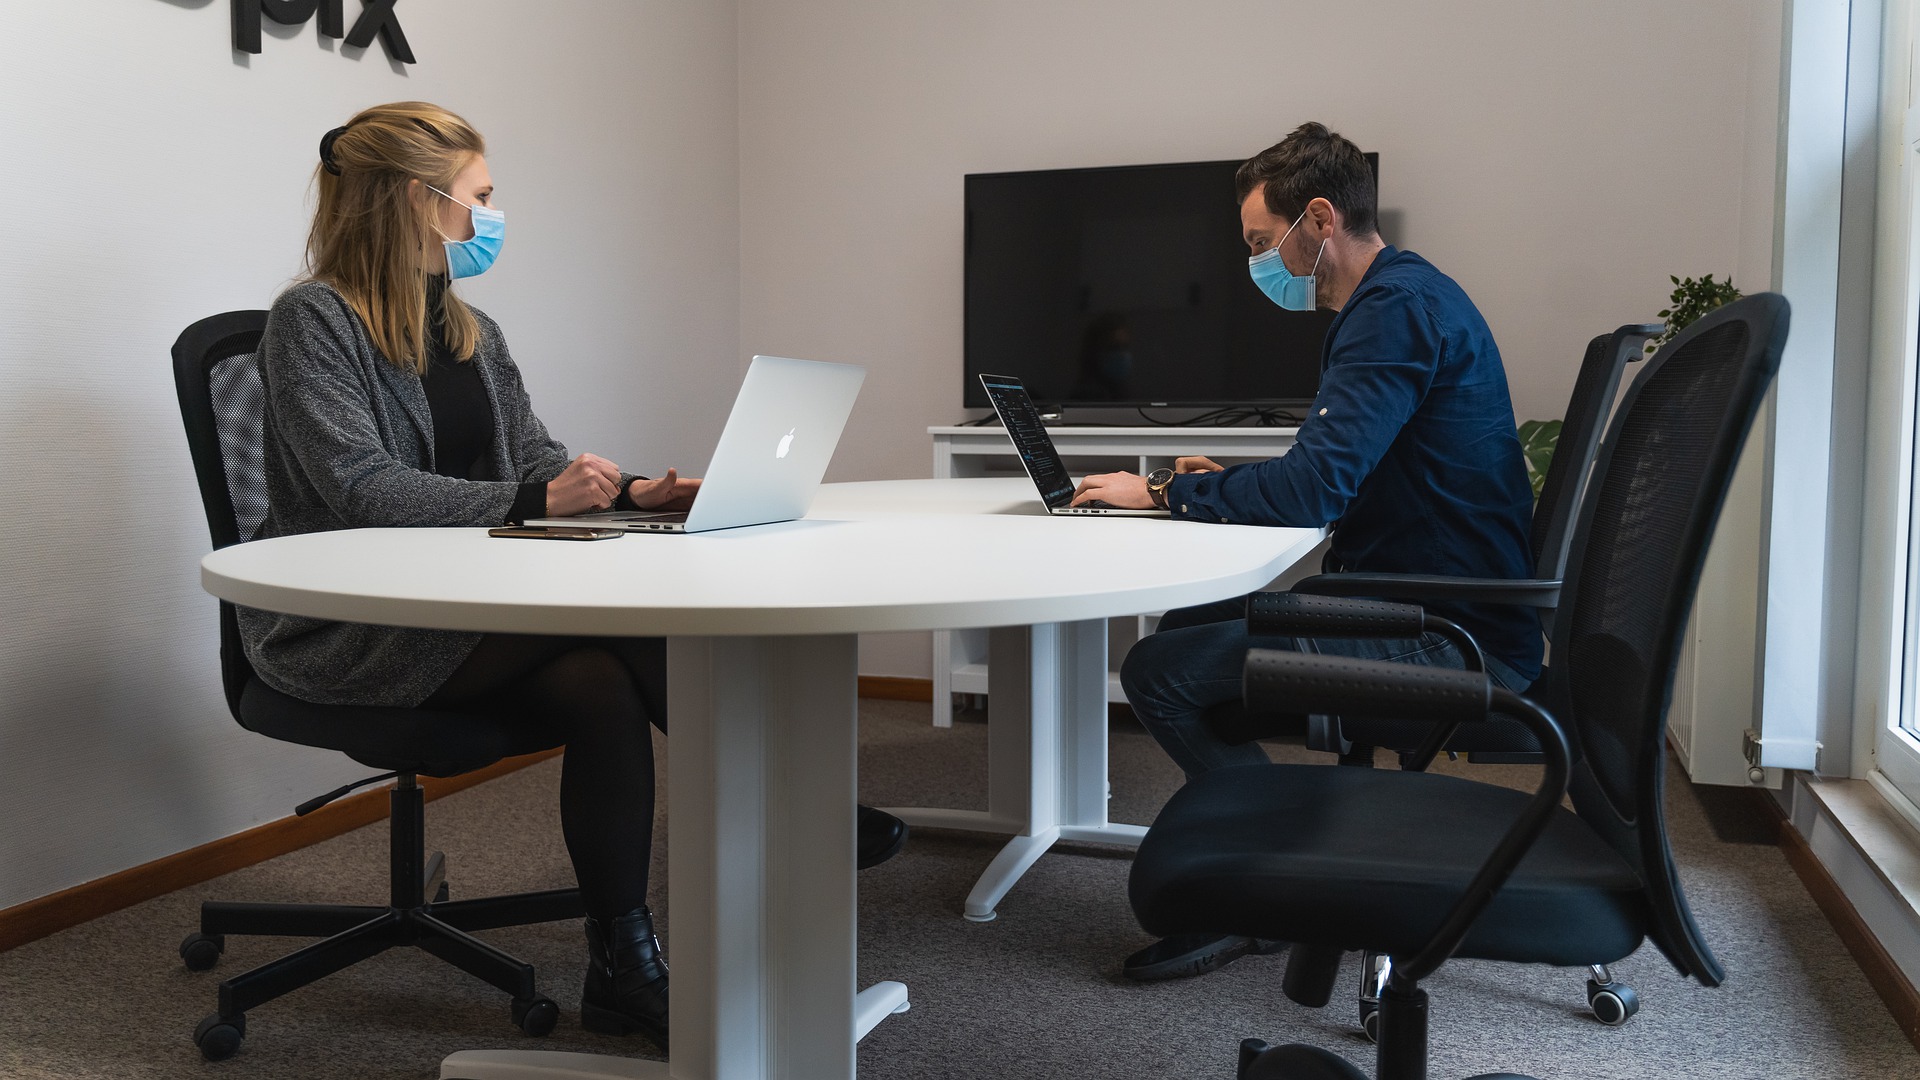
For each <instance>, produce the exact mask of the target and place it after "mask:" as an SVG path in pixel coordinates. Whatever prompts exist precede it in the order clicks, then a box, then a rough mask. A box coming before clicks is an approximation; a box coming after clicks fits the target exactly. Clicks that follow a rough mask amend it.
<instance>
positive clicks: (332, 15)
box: [233, 0, 414, 64]
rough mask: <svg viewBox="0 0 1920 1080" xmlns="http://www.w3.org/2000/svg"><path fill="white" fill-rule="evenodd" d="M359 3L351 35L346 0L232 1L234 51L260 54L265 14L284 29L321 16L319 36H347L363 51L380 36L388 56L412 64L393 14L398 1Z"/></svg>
mask: <svg viewBox="0 0 1920 1080" xmlns="http://www.w3.org/2000/svg"><path fill="white" fill-rule="evenodd" d="M360 2H361V4H362V6H363V7H364V8H365V10H364V11H362V12H361V13H360V18H359V19H358V20H357V21H356V22H354V24H353V32H352V33H351V34H349V33H347V28H346V27H347V19H346V12H345V11H344V10H343V5H344V3H345V0H233V48H234V51H235V52H244V53H257V52H259V51H260V18H261V16H262V15H264V16H266V17H267V18H269V19H272V20H273V21H274V22H277V23H280V24H281V25H283V26H299V25H300V24H301V23H304V22H306V21H307V20H308V19H311V18H313V17H314V15H315V14H316V13H318V14H319V16H320V33H322V34H324V35H325V36H327V37H330V38H340V37H344V38H346V39H347V44H349V45H352V46H354V47H355V48H361V49H364V48H366V47H367V46H369V45H371V44H373V38H374V35H375V34H376V33H377V34H379V36H380V40H381V41H382V42H383V43H384V44H385V45H386V47H387V55H388V56H391V57H393V58H394V59H395V60H398V61H399V62H401V63H403V64H411V63H413V62H414V59H413V48H412V46H410V45H408V44H407V35H406V34H405V33H404V32H402V31H401V29H400V19H399V17H398V16H397V15H395V14H394V11H393V5H394V4H395V3H396V0H360Z"/></svg>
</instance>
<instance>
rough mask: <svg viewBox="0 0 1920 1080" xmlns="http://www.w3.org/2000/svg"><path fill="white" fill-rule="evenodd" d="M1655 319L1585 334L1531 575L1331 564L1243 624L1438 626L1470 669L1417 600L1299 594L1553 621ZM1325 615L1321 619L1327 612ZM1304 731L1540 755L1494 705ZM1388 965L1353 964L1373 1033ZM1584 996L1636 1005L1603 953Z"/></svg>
mask: <svg viewBox="0 0 1920 1080" xmlns="http://www.w3.org/2000/svg"><path fill="white" fill-rule="evenodd" d="M1663 329H1664V327H1662V326H1661V325H1659V324H1658V323H1640V324H1628V325H1625V326H1621V327H1619V328H1617V329H1615V330H1614V331H1613V332H1612V333H1609V334H1601V335H1599V336H1598V337H1595V338H1594V339H1593V340H1592V341H1589V342H1588V343H1587V350H1586V354H1585V356H1584V357H1583V358H1582V359H1581V362H1580V369H1579V372H1578V373H1577V374H1576V375H1575V377H1574V383H1573V394H1572V396H1571V397H1570V398H1569V399H1568V401H1567V409H1566V413H1565V415H1564V416H1563V418H1562V421H1561V429H1560V438H1559V441H1558V442H1557V443H1556V444H1555V449H1554V455H1553V458H1552V461H1551V462H1550V464H1549V465H1548V467H1547V475H1546V479H1545V481H1544V482H1543V483H1542V485H1541V489H1540V498H1539V500H1538V501H1537V502H1536V503H1535V505H1534V512H1533V522H1532V527H1531V529H1530V532H1529V535H1528V549H1529V553H1530V554H1531V555H1532V557H1533V566H1534V576H1533V577H1532V578H1530V579H1519V580H1496V579H1477V578H1460V577H1448V576H1441V575H1422V574H1382V573H1342V572H1338V571H1336V572H1333V573H1325V574H1320V575H1317V576H1315V577H1310V578H1306V579H1304V580H1302V581H1300V582H1298V583H1296V584H1295V585H1294V586H1293V588H1292V589H1291V590H1290V591H1288V592H1275V593H1261V594H1256V595H1255V596H1254V597H1250V598H1249V605H1248V609H1247V628H1248V630H1249V632H1251V633H1253V634H1256V635H1280V636H1287V637H1342V636H1345V637H1385V638H1417V637H1419V636H1421V634H1422V633H1425V632H1434V633H1438V634H1439V635H1440V636H1442V637H1444V638H1446V639H1448V640H1449V641H1450V642H1452V644H1453V645H1454V647H1455V648H1456V649H1458V650H1459V651H1460V654H1461V657H1462V658H1463V660H1464V662H1465V666H1466V668H1467V669H1468V670H1470V671H1483V670H1485V668H1486V664H1485V661H1484V658H1483V657H1482V656H1481V653H1480V648H1479V645H1478V643H1477V642H1475V641H1474V640H1473V638H1472V636H1471V635H1470V634H1469V633H1468V632H1467V631H1466V630H1465V629H1464V628H1462V627H1460V626H1459V625H1457V624H1455V623H1453V622H1452V621H1450V620H1447V619H1444V618H1440V617H1438V616H1436V615H1434V614H1433V613H1431V612H1423V611H1422V610H1421V609H1420V608H1418V607H1406V608H1401V609H1396V610H1395V613H1394V614H1393V615H1391V616H1384V615H1380V614H1377V613H1376V614H1375V615H1374V616H1372V617H1370V618H1368V619H1363V620H1354V619H1351V618H1347V617H1344V616H1341V615H1338V614H1336V611H1337V610H1338V607H1337V605H1336V606H1334V607H1328V606H1325V605H1316V604H1313V603H1310V602H1309V601H1307V600H1306V599H1305V597H1306V596H1335V597H1340V596H1364V597H1375V598H1381V597H1387V598H1392V599H1394V600H1401V601H1411V600H1453V601H1456V602H1465V603H1483V604H1516V605H1520V606H1524V607H1529V608H1534V609H1536V610H1538V611H1539V613H1540V618H1541V623H1542V625H1543V628H1544V629H1546V630H1547V631H1549V632H1550V631H1551V630H1552V626H1553V613H1554V609H1555V608H1556V606H1557V605H1558V604H1559V602H1560V583H1561V579H1562V578H1563V577H1565V576H1566V569H1567V555H1568V552H1569V549H1570V548H1571V546H1572V542H1573V530H1574V525H1575V518H1576V511H1577V510H1578V509H1579V507H1580V505H1581V502H1582V501H1583V499H1584V497H1585V494H1586V490H1587V484H1588V481H1589V478H1590V477H1591V475H1592V468H1593V461H1594V458H1595V455H1596V454H1597V453H1598V452H1599V448H1600V436H1601V433H1602V432H1604V431H1605V430H1606V422H1607V417H1608V416H1609V415H1610V414H1611V413H1612V411H1613V405H1614V401H1615V399H1616V398H1617V397H1618V396H1619V391H1620V381H1621V379H1622V377H1623V376H1624V374H1625V372H1626V369H1627V365H1628V364H1630V363H1632V362H1633V361H1635V360H1639V359H1641V358H1642V357H1643V356H1645V355H1646V343H1647V341H1648V340H1649V339H1651V338H1652V337H1654V336H1655V335H1657V334H1659V333H1660V332H1661V331H1662V330H1663ZM1329 619H1331V621H1329ZM1204 721H1205V723H1207V725H1208V726H1209V727H1210V728H1211V729H1212V730H1213V732H1214V733H1215V734H1216V735H1219V736H1220V737H1221V738H1224V739H1226V740H1228V741H1229V742H1241V741H1245V740H1246V739H1247V738H1250V737H1261V736H1255V735H1252V734H1251V733H1252V732H1265V733H1268V734H1291V733H1293V732H1292V731H1291V730H1288V731H1284V732H1280V731H1275V730H1274V729H1273V727H1272V724H1273V721H1272V719H1271V718H1250V717H1249V716H1248V715H1247V713H1246V709H1245V706H1244V704H1243V703H1241V702H1238V701H1235V702H1230V703H1227V704H1224V705H1218V706H1215V707H1214V708H1213V709H1211V710H1209V711H1208V713H1207V715H1206V716H1205V718H1204ZM1294 722H1295V723H1297V724H1298V725H1299V727H1300V728H1301V729H1302V731H1301V733H1303V734H1304V735H1305V738H1306V744H1307V747H1308V749H1311V750H1322V751H1327V752H1330V753H1334V754H1337V755H1339V757H1340V760H1341V762H1342V763H1343V764H1347V765H1360V766H1367V767H1370V766H1371V765H1372V764H1373V751H1374V747H1376V746H1384V747H1387V748H1388V749H1389V750H1392V751H1394V753H1395V754H1396V755H1397V756H1398V758H1399V760H1400V766H1401V768H1403V769H1410V770H1413V771H1416V772H1419V771H1424V770H1425V769H1426V768H1427V767H1428V766H1429V765H1430V764H1432V762H1433V759H1434V758H1435V757H1436V756H1437V755H1438V754H1439V753H1440V752H1441V751H1442V750H1445V751H1446V752H1448V753H1450V754H1461V753H1464V754H1466V755H1467V759H1468V760H1469V761H1473V762H1476V763H1482V764H1487V763H1501V764H1532V763H1538V762H1539V761H1540V760H1541V756H1540V749H1539V747H1538V746H1537V745H1536V744H1535V743H1534V739H1533V736H1532V734H1531V733H1530V732H1529V731H1528V730H1527V727H1526V725H1524V724H1523V723H1521V722H1519V721H1518V720H1517V719H1515V718H1513V717H1509V716H1505V715H1501V714H1496V715H1493V716H1489V717H1478V718H1475V719H1474V721H1472V722H1469V723H1465V724H1462V725H1461V726H1460V728H1459V729H1458V730H1457V731H1455V732H1454V734H1453V735H1452V737H1451V738H1450V739H1448V740H1447V742H1446V745H1445V746H1442V745H1440V743H1439V742H1438V741H1436V740H1435V739H1434V738H1433V735H1434V731H1435V729H1434V728H1432V726H1431V725H1426V724H1421V723H1419V722H1417V721H1414V720H1410V719H1406V718H1401V717H1392V716H1366V717H1351V716H1350V717H1340V716H1333V715H1312V716H1305V717H1299V718H1298V719H1297V720H1295V721H1294ZM1390 975H1391V972H1390V970H1389V962H1388V961H1387V960H1386V958H1384V957H1380V956H1372V955H1369V956H1367V957H1366V958H1365V961H1364V962H1363V964H1362V965H1361V973H1360V978H1361V987H1360V992H1359V995H1358V1006H1359V1017H1360V1025H1361V1028H1362V1030H1364V1031H1365V1032H1366V1034H1367V1036H1368V1037H1369V1038H1372V1037H1373V1036H1374V1035H1375V1033H1376V1025H1377V1012H1378V1008H1379V992H1380V990H1381V989H1383V988H1384V987H1385V985H1386V982H1387V979H1388V977H1389V976H1390ZM1587 1001H1588V1005H1589V1006H1590V1007H1591V1008H1592V1010H1593V1014H1594V1016H1595V1017H1596V1018H1597V1019H1599V1020H1600V1021H1601V1022H1602V1023H1604V1024H1608V1025H1619V1024H1624V1023H1626V1022H1627V1021H1628V1020H1629V1019H1631V1018H1632V1017H1633V1015H1634V1014H1635V1013H1636V1012H1638V1011H1639V1008H1640V1006H1639V1000H1638V998H1637V997H1636V996H1635V994H1634V992H1633V989H1632V988H1631V987H1629V986H1627V985H1625V984H1624V983H1620V982H1617V981H1616V980H1615V979H1614V977H1613V973H1612V971H1611V970H1609V969H1608V968H1607V967H1606V965H1604V964H1603V965H1597V966H1595V968H1594V969H1593V971H1592V978H1591V979H1590V980H1589V981H1588V984H1587Z"/></svg>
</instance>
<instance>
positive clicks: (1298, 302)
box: [1247, 210, 1327, 311]
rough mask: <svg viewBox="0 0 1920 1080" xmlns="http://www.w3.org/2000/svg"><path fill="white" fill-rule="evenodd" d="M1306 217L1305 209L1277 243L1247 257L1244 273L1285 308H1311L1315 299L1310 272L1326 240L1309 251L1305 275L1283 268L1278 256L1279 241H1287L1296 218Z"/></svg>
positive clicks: (1311, 273)
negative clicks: (1310, 261) (1318, 248)
mask: <svg viewBox="0 0 1920 1080" xmlns="http://www.w3.org/2000/svg"><path fill="white" fill-rule="evenodd" d="M1306 216H1307V212H1306V211H1305V210H1302V211H1300V217H1297V218H1294V219H1293V224H1292V225H1289V226H1287V232H1286V236H1282V237H1281V238H1280V243H1279V244H1275V245H1273V246H1272V247H1270V248H1268V249H1267V250H1265V251H1263V252H1261V253H1260V254H1258V255H1255V256H1254V257H1253V258H1251V259H1248V260H1247V273H1249V274H1251V275H1253V283H1254V284H1255V285H1258V286H1259V287H1260V291H1261V292H1263V293H1266V294H1267V299H1269V300H1271V301H1273V302H1274V303H1276V304H1279V305H1280V306H1281V307H1282V308H1283V309H1285V310H1287V311H1312V310H1313V306H1314V302H1315V301H1316V300H1318V299H1319V290H1318V288H1317V287H1316V285H1315V281H1314V276H1313V275H1314V271H1317V270H1319V269H1320V256H1321V254H1322V253H1324V252H1325V251H1326V250H1327V242H1326V241H1325V240H1322V241H1320V250H1319V251H1316V252H1314V253H1313V270H1309V271H1307V272H1306V274H1304V275H1301V274H1296V273H1294V272H1293V271H1291V270H1288V269H1287V264H1286V262H1285V261H1284V260H1283V259H1281V258H1280V244H1284V243H1286V242H1287V237H1288V236H1292V235H1293V230H1295V229H1297V228H1299V227H1300V221H1301V219H1302V218H1305V217H1306Z"/></svg>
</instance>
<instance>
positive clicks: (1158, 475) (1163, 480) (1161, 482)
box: [1147, 469, 1173, 488]
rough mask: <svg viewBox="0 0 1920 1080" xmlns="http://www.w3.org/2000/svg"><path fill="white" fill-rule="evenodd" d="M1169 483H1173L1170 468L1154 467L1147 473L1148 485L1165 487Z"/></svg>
mask: <svg viewBox="0 0 1920 1080" xmlns="http://www.w3.org/2000/svg"><path fill="white" fill-rule="evenodd" d="M1171 483H1173V470H1172V469H1155V470H1153V471H1152V472H1150V473H1148V474H1147V486H1148V487H1154V488H1158V487H1166V486H1167V485H1168V484H1171Z"/></svg>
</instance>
